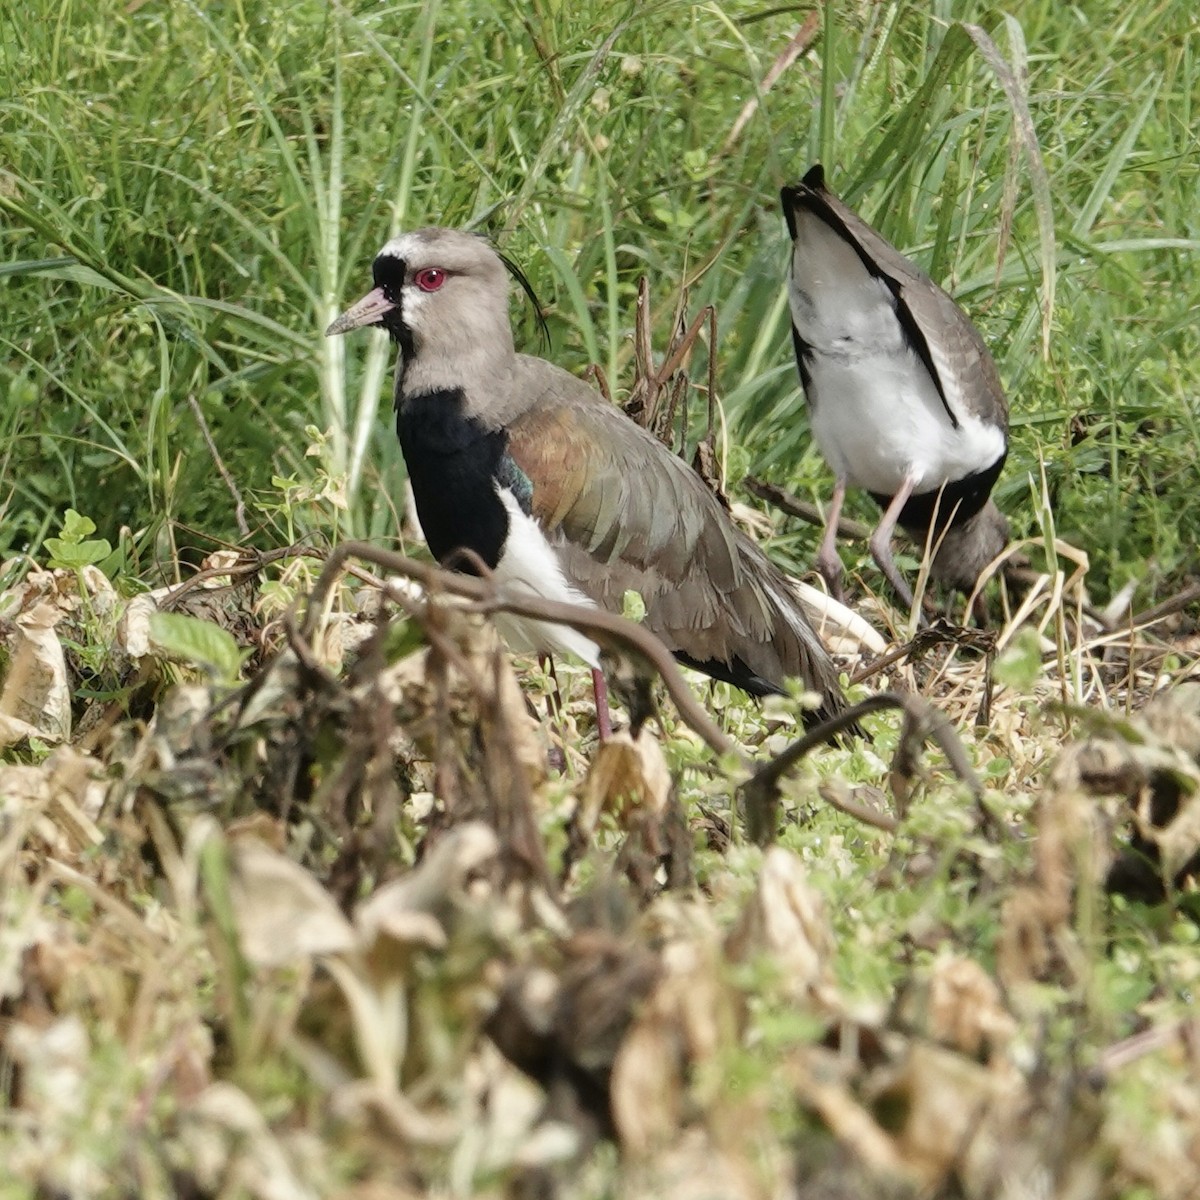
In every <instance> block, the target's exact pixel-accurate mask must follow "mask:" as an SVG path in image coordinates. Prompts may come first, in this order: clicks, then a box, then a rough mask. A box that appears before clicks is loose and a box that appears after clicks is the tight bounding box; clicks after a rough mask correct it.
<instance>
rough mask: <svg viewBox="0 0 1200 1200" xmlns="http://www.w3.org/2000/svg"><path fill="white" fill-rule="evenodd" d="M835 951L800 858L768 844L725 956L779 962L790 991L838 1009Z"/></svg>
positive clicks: (822, 909) (819, 900) (822, 905)
mask: <svg viewBox="0 0 1200 1200" xmlns="http://www.w3.org/2000/svg"><path fill="white" fill-rule="evenodd" d="M835 950H836V945H835V942H834V938H833V931H832V929H831V928H830V925H829V920H828V918H827V916H826V914H825V901H824V898H823V897H822V896H821V895H820V893H819V892H817V891H816V889H815V888H813V887H812V886H811V885H810V884H809V882H808V874H807V872H806V871H805V868H804V864H803V862H801V860H800V859H799V858H798V857H797V856H796V855H795V854H793V853H791V851H789V850H785V849H784V848H783V847H781V846H772V847H771V849H770V850H768V851H767V852H766V854H765V855H764V856H763V865H762V870H761V872H760V873H759V877H758V885H757V886H756V888H755V890H754V894H753V895H752V896H751V897H750V900H749V902H748V903H747V905H746V907H745V909H743V911H742V915H741V917H740V918H739V920H738V923H737V925H735V926H734V928H733V930H732V931H731V932H730V934H729V937H728V939H727V941H726V951H727V953H728V955H729V957H730V958H731V959H732V960H733V961H734V962H746V961H748V960H750V959H752V958H753V957H755V956H756V955H765V956H767V957H769V958H770V959H771V960H772V961H773V962H774V963H775V964H776V965H777V966H778V968H779V971H780V975H781V976H782V979H783V986H784V987H785V988H786V990H787V992H788V993H789V994H790V995H792V996H793V997H795V998H796V999H797V1000H807V1001H810V1002H815V1003H816V1004H818V1005H819V1006H820V1007H822V1008H824V1009H828V1010H836V1009H837V1008H838V1007H839V1002H838V994H837V986H836V984H835V982H834V975H833V958H834V953H835Z"/></svg>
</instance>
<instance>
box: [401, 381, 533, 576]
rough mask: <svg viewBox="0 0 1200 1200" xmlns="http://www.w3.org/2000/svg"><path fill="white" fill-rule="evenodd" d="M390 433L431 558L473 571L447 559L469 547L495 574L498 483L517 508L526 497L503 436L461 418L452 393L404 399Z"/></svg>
mask: <svg viewBox="0 0 1200 1200" xmlns="http://www.w3.org/2000/svg"><path fill="white" fill-rule="evenodd" d="M396 433H397V434H398V435H399V438H400V449H401V450H402V451H403V452H404V461H405V463H406V464H407V466H408V477H409V479H410V480H411V481H412V488H413V496H414V497H415V499H416V502H417V516H418V517H420V519H421V528H422V529H423V530H424V531H425V539H426V541H428V543H429V549H430V550H432V551H433V556H434V557H435V558H436V559H437V560H438V562H440V563H445V564H447V565H449V566H453V567H454V568H455V569H456V570H460V571H466V572H468V573H470V574H475V571H474V569H473V568H472V567H471V566H470V565H469V564H468V563H466V562H465V561H457V562H456V561H453V559H454V552H455V551H456V550H462V549H466V550H471V551H474V553H476V554H478V555H479V557H480V558H481V559H483V561H484V562H485V563H486V564H487V566H488V567H489V568H490V569H491V570H493V571H494V570H495V569H496V564H497V563H498V562H499V561H500V555H501V551H502V550H503V548H504V543H505V540H506V539H507V537H508V527H509V519H508V512H507V511H506V509H505V507H504V504H503V502H502V501H501V499H500V497H499V495H497V493H496V485H497V483H499V484H500V485H501V486H502V487H505V488H508V489H510V490H512V491H513V492H514V493H515V494H516V496H517V500H518V503H519V504H520V506H521V508H522V509H525V510H527V509H528V500H529V498H528V497H527V496H526V495H524V494H522V492H523V491H525V490H526V489H528V485H529V481H528V480H527V479H525V477H524V476H523V475H521V473H520V471H519V470H518V469H517V467H516V464H515V463H513V461H512V459H511V458H509V456H508V453H507V448H508V435H507V434H506V433H505V432H504V430H503V429H487V428H485V427H484V426H483V425H482V424H481V423H480V422H479V421H477V420H476V419H475V418H474V417H470V416H468V415H467V413H466V400H465V397H464V396H463V394H462V391H461V390H460V389H458V388H447V389H439V390H437V391H432V392H423V393H422V394H420V395H417V396H405V397H404V398H403V399H402V400H401V401H400V402H399V404H398V406H397V410H396ZM522 481H523V483H524V488H522V487H521V486H520V485H521V483H522Z"/></svg>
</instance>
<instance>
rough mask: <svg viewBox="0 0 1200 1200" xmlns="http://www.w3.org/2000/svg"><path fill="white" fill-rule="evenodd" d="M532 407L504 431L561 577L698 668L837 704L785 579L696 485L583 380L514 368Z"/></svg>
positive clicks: (823, 658) (827, 669)
mask: <svg viewBox="0 0 1200 1200" xmlns="http://www.w3.org/2000/svg"><path fill="white" fill-rule="evenodd" d="M517 375H518V380H519V381H520V383H521V384H522V385H523V386H526V387H529V388H530V390H531V392H533V393H534V394H533V396H531V399H532V400H533V403H532V404H531V406H530V407H529V409H528V410H527V411H526V412H525V413H524V414H522V415H521V416H519V417H517V418H516V419H515V420H513V421H511V422H510V423H509V425H508V434H509V444H508V452H509V454H510V455H511V456H512V458H513V460H514V461H515V463H516V464H517V466H518V467H520V469H521V470H522V471H523V472H524V473H525V475H526V476H527V477H528V478H529V480H530V482H531V484H532V491H533V499H532V506H533V515H534V517H535V518H536V519H537V520H538V522H539V524H540V525H541V526H542V528H543V529H544V530H545V532H546V534H547V536H548V537H550V538H551V540H552V541H554V542H555V543H556V544H557V546H558V549H559V554H560V559H561V561H562V564H563V567H564V570H565V571H566V573H567V575H568V577H569V578H570V579H571V581H572V582H573V583H574V584H575V585H576V586H578V587H579V588H580V589H581V590H583V591H584V592H586V593H587V594H588V595H590V596H591V597H592V598H593V599H594V600H595V601H596V602H597V603H598V604H600V605H602V606H603V607H605V608H607V609H610V610H613V611H620V609H621V605H622V601H623V597H624V594H625V592H626V591H630V590H632V591H636V592H638V593H640V594H641V596H642V597H643V599H644V600H645V603H646V625H647V627H648V628H650V629H651V630H653V631H654V632H655V633H656V634H658V636H659V637H661V638H662V639H663V640H664V641H665V642H666V644H667V645H668V646H669V647H670V648H671V649H672V650H673V651H676V652H678V653H682V654H684V655H686V656H688V657H689V658H691V659H694V660H696V661H698V662H709V661H715V662H721V663H732V662H733V661H734V660H735V659H740V660H741V661H742V663H744V664H745V665H746V667H748V668H749V669H750V670H751V671H753V672H754V673H755V674H756V675H758V676H759V677H761V678H762V679H763V680H765V681H767V682H769V683H770V684H772V685H773V686H775V687H781V686H782V684H783V681H784V680H785V679H786V678H789V677H796V678H799V679H802V680H803V681H805V683H806V684H807V685H808V686H810V687H813V688H814V689H816V690H817V691H819V692H821V694H822V695H823V697H824V698H825V709H826V711H828V712H833V711H838V710H839V709H840V708H842V707H843V706H844V701H843V698H842V694H841V690H840V687H839V685H838V681H837V673H836V670H835V669H834V667H833V664H832V662H831V661H830V659H829V656H828V654H827V653H826V651H825V649H824V647H823V646H822V645H821V642H820V639H819V638H818V637H817V634H816V632H815V631H814V630H813V629H812V627H811V625H810V624H809V623H808V621H807V619H806V617H805V616H804V614H803V612H802V610H801V609H800V608H799V605H798V604H797V602H796V600H795V597H794V596H793V594H792V592H791V588H790V584H789V583H788V580H787V579H786V577H785V576H784V575H783V574H782V573H781V572H780V571H779V570H778V569H777V568H775V567H774V566H773V565H772V564H771V563H770V562H769V560H768V559H767V558H766V556H765V555H764V554H763V553H762V551H761V550H759V549H758V547H757V546H756V545H754V543H753V542H751V541H750V539H749V538H748V537H746V536H745V535H744V534H743V533H741V531H740V530H738V529H737V528H736V527H735V526H734V525H733V524H732V523H731V521H730V520H729V517H728V515H727V514H726V512H725V510H724V509H723V508H722V506H721V504H720V502H719V501H718V500H717V498H716V497H715V496H714V495H713V493H712V492H711V491H709V489H708V488H707V486H706V485H705V484H704V482H703V480H701V478H700V477H699V476H698V475H697V474H696V473H695V471H693V470H692V469H691V467H689V466H688V465H687V464H686V463H685V462H683V461H682V460H681V459H679V458H677V457H676V456H675V455H673V454H671V453H670V451H669V450H667V449H666V447H664V446H663V445H662V444H661V443H660V442H659V441H658V440H657V439H656V438H654V437H652V436H651V435H650V434H648V433H647V432H646V431H645V430H643V429H642V428H641V427H640V426H638V425H636V424H635V423H634V422H633V421H631V420H629V418H627V417H626V416H625V415H624V414H623V413H621V412H620V411H618V410H617V409H616V408H614V407H613V406H612V405H609V404H607V403H605V402H604V401H603V400H602V399H601V398H600V397H599V396H598V395H597V394H596V393H595V392H593V391H592V390H591V389H590V388H589V387H587V385H586V384H584V383H582V382H581V381H579V380H577V379H575V378H574V377H573V376H571V375H569V374H567V373H566V372H563V371H560V370H559V369H558V368H556V367H553V366H551V365H550V364H547V363H544V362H542V361H541V360H537V359H529V358H523V359H521V360H520V369H519V371H518V373H517Z"/></svg>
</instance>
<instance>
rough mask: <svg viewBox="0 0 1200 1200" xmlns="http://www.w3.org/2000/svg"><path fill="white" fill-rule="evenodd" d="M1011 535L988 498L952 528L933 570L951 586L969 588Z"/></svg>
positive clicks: (968, 590)
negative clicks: (971, 515)
mask: <svg viewBox="0 0 1200 1200" xmlns="http://www.w3.org/2000/svg"><path fill="white" fill-rule="evenodd" d="M1008 539H1009V528H1008V521H1007V519H1006V518H1005V516H1004V514H1003V513H1002V512H1001V511H1000V510H999V509H998V508H997V507H996V505H995V504H994V503H993V502H992V501H991V500H989V501H988V502H987V503H986V504H985V505H984V506H983V507H982V508H981V509H980V510H979V511H978V512H977V513H976V514H975V515H974V516H973V517H972V518H971V519H970V520H969V521H963V522H962V523H961V524H959V525H952V526H951V527H950V528H949V530H948V531H947V532H946V535H945V537H944V538H943V539H942V542H941V546H940V548H939V549H938V552H937V556H936V557H935V558H934V560H933V565H932V567H931V568H930V574H931V575H932V576H933V578H934V579H937V580H939V581H940V582H941V583H944V584H947V585H948V586H949V587H952V588H958V589H959V590H960V591H963V592H970V591H971V590H972V589H973V588H974V587H975V584H976V582H977V580H978V579H979V576H980V575H981V574H982V573H983V570H984V568H985V567H986V566H987V565H988V563H990V562H991V561H992V559H994V558H995V557H996V555H998V554H999V553H1000V552H1001V551H1002V550H1003V549H1004V548H1005V547H1006V546H1007V545H1008Z"/></svg>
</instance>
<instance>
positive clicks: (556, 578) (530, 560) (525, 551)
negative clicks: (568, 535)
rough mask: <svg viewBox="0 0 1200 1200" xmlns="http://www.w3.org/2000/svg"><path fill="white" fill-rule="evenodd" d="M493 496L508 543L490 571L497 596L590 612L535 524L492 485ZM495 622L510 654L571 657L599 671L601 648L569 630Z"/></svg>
mask: <svg viewBox="0 0 1200 1200" xmlns="http://www.w3.org/2000/svg"><path fill="white" fill-rule="evenodd" d="M496 493H497V495H499V497H500V500H501V502H502V503H503V504H504V507H505V510H506V511H507V512H508V538H507V540H506V541H505V543H504V552H503V554H502V555H501V557H500V561H499V562H498V563H497V564H496V570H495V572H494V575H495V580H496V583H497V585H498V586H499V588H500V593H501V595H502V596H503V595H505V594H507V595H510V596H522V595H523V596H540V597H542V598H543V599H545V600H557V601H561V602H562V603H564V604H581V605H583V606H584V607H586V608H595V607H596V605H595V604H594V602H593V601H592V600H591V599H590V598H589V597H587V596H585V595H584V593H583V592H581V591H580V590H579V589H578V588H577V587H575V586H574V585H573V584H571V583H570V582H569V581H568V580H567V577H566V576H565V575H564V574H563V569H562V567H561V566H560V565H559V562H558V555H557V554H555V552H554V547H553V546H552V545H551V544H550V543H549V542H548V541H547V540H546V536H545V534H543V533H542V531H541V529H539V528H538V525H537V522H536V521H534V520H533V518H532V517H529V516H527V515H526V514H525V513H523V512H522V511H521V507H520V505H519V504H518V503H517V500H516V497H515V496H514V495H513V494H512V492H510V491H509V490H508V489H507V488H503V487H500V486H499V485H497V487H496ZM495 621H496V628H497V629H498V630H499V631H500V634H501V636H502V637H503V638H504V640H505V641H506V642H507V643H508V644H509V646H510V647H511V648H512V649H513V650H516V651H519V652H523V653H543V654H571V655H574V656H575V657H576V658H581V659H583V661H584V662H585V663H587V664H588V666H590V667H599V666H600V648H599V647H598V646H597V645H596V643H595V642H593V641H592V640H591V639H590V638H588V637H585V636H584V635H583V634H582V633H580V632H578V630H575V629H572V628H571V627H570V626H569V625H556V624H553V623H551V622H549V621H536V620H533V619H531V618H529V617H518V616H515V615H513V614H512V613H498V614H497V615H496V618H495Z"/></svg>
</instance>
